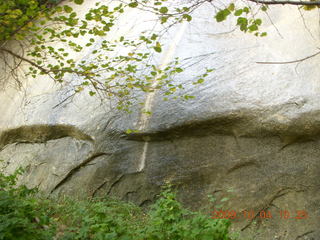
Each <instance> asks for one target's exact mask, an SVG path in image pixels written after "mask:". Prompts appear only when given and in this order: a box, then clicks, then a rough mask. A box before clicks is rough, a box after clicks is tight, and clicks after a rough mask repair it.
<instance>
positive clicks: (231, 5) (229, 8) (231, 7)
mask: <svg viewBox="0 0 320 240" xmlns="http://www.w3.org/2000/svg"><path fill="white" fill-rule="evenodd" d="M234 9H235V5H234V3H231V4H230V5H229V7H228V10H229V11H231V12H233V11H234Z"/></svg>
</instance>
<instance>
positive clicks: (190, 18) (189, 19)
mask: <svg viewBox="0 0 320 240" xmlns="http://www.w3.org/2000/svg"><path fill="white" fill-rule="evenodd" d="M182 17H183V18H184V19H186V20H187V21H188V22H190V21H191V20H192V17H191V16H190V15H189V14H183V16H182Z"/></svg>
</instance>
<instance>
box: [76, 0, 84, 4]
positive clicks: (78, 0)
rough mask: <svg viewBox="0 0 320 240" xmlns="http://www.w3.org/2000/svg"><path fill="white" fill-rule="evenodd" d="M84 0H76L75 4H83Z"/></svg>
mask: <svg viewBox="0 0 320 240" xmlns="http://www.w3.org/2000/svg"><path fill="white" fill-rule="evenodd" d="M83 1H84V0H74V2H75V4H78V5H80V4H82V3H83Z"/></svg>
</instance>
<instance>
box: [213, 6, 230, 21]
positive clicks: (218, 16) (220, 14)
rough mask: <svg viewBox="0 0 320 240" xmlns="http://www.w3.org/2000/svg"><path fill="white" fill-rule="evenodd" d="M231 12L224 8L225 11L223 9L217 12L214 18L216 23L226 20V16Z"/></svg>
mask: <svg viewBox="0 0 320 240" xmlns="http://www.w3.org/2000/svg"><path fill="white" fill-rule="evenodd" d="M230 13H231V12H230V11H229V10H228V9H227V8H226V9H223V10H221V11H219V12H218V13H217V14H216V16H215V19H216V20H217V22H222V21H224V20H226V19H227V16H228V15H229V14H230Z"/></svg>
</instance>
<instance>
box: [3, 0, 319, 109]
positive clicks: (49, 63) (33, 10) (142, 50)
mask: <svg viewBox="0 0 320 240" xmlns="http://www.w3.org/2000/svg"><path fill="white" fill-rule="evenodd" d="M70 2H73V5H72V4H70ZM248 2H255V3H258V4H260V10H261V11H267V10H268V8H267V5H269V4H276V3H278V2H277V1H271V2H270V1H260V0H248ZM83 3H84V0H70V1H67V0H65V1H63V0H0V52H1V57H2V60H3V62H4V64H5V69H9V70H7V72H6V73H7V74H9V75H5V76H4V77H3V78H2V83H3V84H5V83H6V82H7V81H8V77H9V76H10V77H13V78H14V79H15V80H16V82H17V83H18V84H19V85H20V84H21V81H20V80H19V71H20V70H21V68H20V66H21V65H25V64H27V65H29V66H28V69H29V73H28V75H30V76H32V77H34V78H36V77H37V76H39V75H46V76H49V77H50V78H52V79H53V80H54V81H56V82H60V83H61V82H66V79H68V78H69V77H70V76H69V77H68V78H67V76H68V75H74V76H76V78H75V79H77V82H76V83H72V84H74V85H73V86H74V91H75V92H76V93H77V92H81V91H83V90H85V89H87V91H88V93H89V94H90V95H95V94H100V95H101V96H105V97H111V98H115V99H117V100H118V108H120V109H128V107H129V106H130V104H131V103H132V102H131V101H132V98H133V95H132V94H133V92H136V91H137V90H138V91H142V92H153V91H156V90H158V89H162V90H163V91H164V93H165V95H172V94H173V93H174V92H175V91H176V90H177V89H182V88H183V86H182V85H181V84H176V83H174V81H173V79H174V76H175V75H177V74H180V73H182V72H183V71H184V69H183V67H181V66H180V60H179V59H176V60H174V61H172V62H171V63H169V64H167V65H166V66H161V67H159V66H158V65H157V64H155V63H154V61H153V60H152V57H153V55H155V54H161V53H162V51H163V48H164V46H163V44H162V42H161V37H162V34H163V33H164V32H165V31H167V30H168V28H170V27H171V26H174V25H175V24H179V23H181V22H183V21H192V13H193V11H195V10H196V9H197V8H198V7H200V6H202V5H203V4H210V5H212V6H213V9H215V10H217V9H218V7H217V6H215V5H214V1H211V0H193V1H188V2H187V3H185V4H179V5H177V4H170V3H169V1H167V0H152V1H147V0H140V1H124V0H120V1H119V2H118V5H116V6H115V5H114V4H113V5H112V6H110V4H109V5H105V4H103V1H98V2H97V3H96V4H95V7H94V8H92V9H89V10H88V11H87V12H86V13H85V14H84V15H81V16H78V12H77V11H76V10H74V9H73V7H72V6H74V4H76V5H81V4H83ZM281 3H282V4H296V2H284V1H282V2H281ZM299 3H301V4H299V5H303V4H304V3H305V7H306V9H307V10H308V9H311V8H313V7H315V6H318V5H319V3H318V2H317V1H313V2H312V4H310V3H311V2H303V1H302V2H299ZM133 8H136V9H139V10H140V11H147V12H151V13H153V14H154V16H155V17H157V18H158V19H159V24H160V25H161V26H162V29H163V31H161V30H160V31H158V32H155V31H149V32H145V33H143V34H141V35H140V36H138V37H137V38H136V39H132V38H131V39H128V38H127V37H126V36H119V37H117V38H113V36H114V34H113V33H114V30H115V26H116V25H117V21H118V20H119V18H120V17H121V16H122V15H123V14H126V11H127V10H128V9H133ZM250 13H251V7H250V6H245V7H237V6H236V5H235V4H234V3H231V4H230V5H229V6H228V7H227V8H225V9H220V10H218V11H216V14H215V15H214V18H215V19H216V21H217V22H222V21H225V20H226V19H227V18H228V17H230V16H232V15H233V16H234V17H236V19H237V23H236V24H237V26H238V27H239V29H240V30H241V31H243V32H249V33H253V34H255V35H256V36H266V35H267V33H266V32H260V27H261V26H262V20H261V19H260V18H255V16H254V15H252V14H250ZM79 39H80V40H79ZM12 43H14V45H15V46H18V47H15V48H11V47H10V46H12ZM88 49H91V50H90V54H89V55H88V56H83V57H82V59H80V60H75V56H81V54H82V55H83V54H84V52H86V53H87V52H88ZM120 49H121V51H120ZM84 50H85V51H84ZM9 58H10V59H11V60H8V59H9ZM211 71H212V69H207V70H204V71H203V73H200V74H199V75H196V76H193V77H191V78H192V79H193V82H194V83H195V84H198V83H202V82H203V81H204V80H205V78H206V77H207V76H208V74H209V73H210V72H211ZM182 97H184V98H185V99H188V98H190V97H191V96H188V95H185V96H182Z"/></svg>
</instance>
